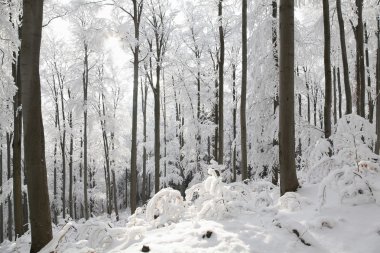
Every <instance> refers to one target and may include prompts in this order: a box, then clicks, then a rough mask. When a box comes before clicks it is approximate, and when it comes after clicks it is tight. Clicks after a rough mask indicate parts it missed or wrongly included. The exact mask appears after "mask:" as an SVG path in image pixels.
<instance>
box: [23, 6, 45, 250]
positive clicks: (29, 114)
mask: <svg viewBox="0 0 380 253" xmlns="http://www.w3.org/2000/svg"><path fill="white" fill-rule="evenodd" d="M23 14H24V15H23V29H22V36H21V38H22V42H21V85H22V96H21V97H22V105H23V127H24V156H25V170H26V172H27V173H26V174H27V178H28V198H29V209H30V225H31V238H32V244H31V249H30V252H38V251H39V250H40V249H42V248H43V247H44V246H45V245H46V244H47V243H48V242H49V241H50V240H51V239H52V227H51V216H50V205H49V193H48V184H47V174H46V163H45V139H44V129H43V123H42V114H41V85H40V76H39V65H40V64H39V63H40V46H41V30H42V15H43V1H42V0H34V1H32V0H24V1H23Z"/></svg>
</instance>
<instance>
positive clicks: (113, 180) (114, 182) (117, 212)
mask: <svg viewBox="0 0 380 253" xmlns="http://www.w3.org/2000/svg"><path fill="white" fill-rule="evenodd" d="M112 185H113V202H114V206H115V215H116V220H117V221H119V211H118V209H117V186H116V180H115V171H114V170H112Z"/></svg>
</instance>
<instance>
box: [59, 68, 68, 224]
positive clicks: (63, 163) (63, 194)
mask: <svg viewBox="0 0 380 253" xmlns="http://www.w3.org/2000/svg"><path fill="white" fill-rule="evenodd" d="M57 72H58V71H57ZM57 76H58V80H59V88H60V93H61V113H62V127H63V131H62V139H61V145H60V146H61V155H62V217H63V219H66V113H65V105H64V103H63V102H64V100H63V80H62V78H61V76H60V73H57Z"/></svg>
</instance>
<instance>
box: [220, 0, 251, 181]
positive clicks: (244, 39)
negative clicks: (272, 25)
mask: <svg viewBox="0 0 380 253" xmlns="http://www.w3.org/2000/svg"><path fill="white" fill-rule="evenodd" d="M242 14H243V20H242V78H241V98H240V138H241V140H240V141H241V172H242V180H245V179H247V178H248V166H247V122H246V104H247V103H246V100H247V66H248V65H247V57H248V51H247V0H243V5H242ZM222 85H223V84H222ZM222 91H223V90H222ZM221 145H222V142H221Z"/></svg>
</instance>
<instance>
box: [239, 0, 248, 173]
mask: <svg viewBox="0 0 380 253" xmlns="http://www.w3.org/2000/svg"><path fill="white" fill-rule="evenodd" d="M242 14H243V17H242V18H243V20H242V78H241V98H240V137H241V140H240V142H241V171H242V180H245V179H247V178H248V169H247V122H246V100H247V57H248V52H247V0H243V5H242Z"/></svg>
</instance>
